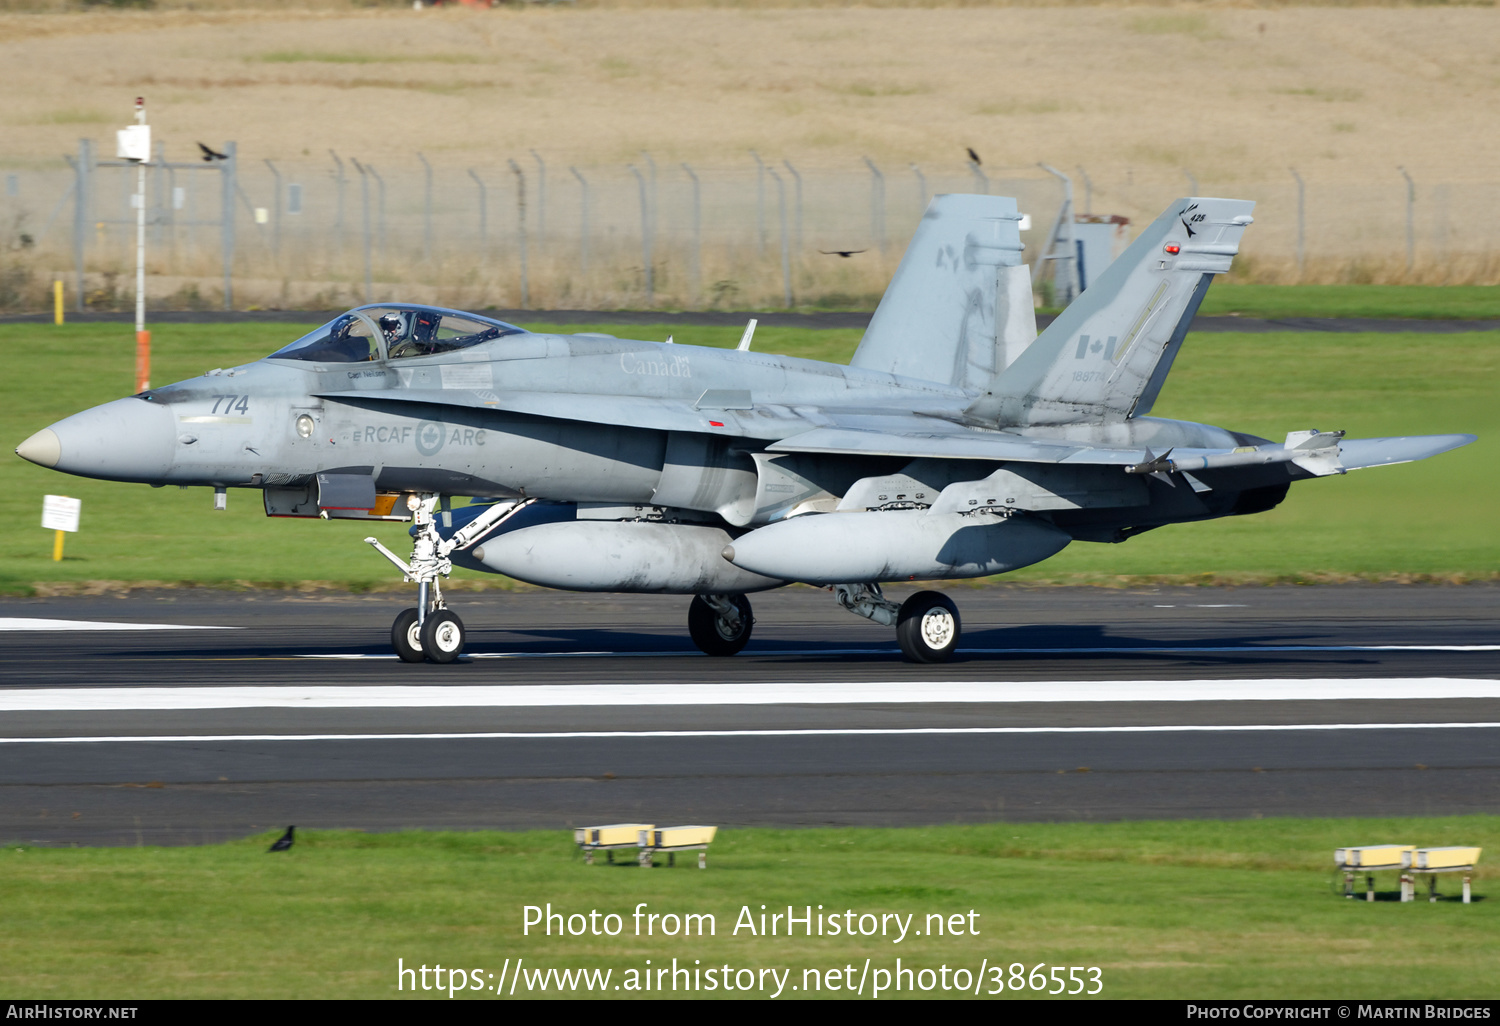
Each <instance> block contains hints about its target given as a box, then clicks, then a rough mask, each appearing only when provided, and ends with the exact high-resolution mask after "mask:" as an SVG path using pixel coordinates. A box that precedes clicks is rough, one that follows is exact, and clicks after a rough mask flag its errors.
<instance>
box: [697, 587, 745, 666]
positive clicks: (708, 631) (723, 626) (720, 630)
mask: <svg viewBox="0 0 1500 1026" xmlns="http://www.w3.org/2000/svg"><path fill="white" fill-rule="evenodd" d="M723 597H724V598H725V599H726V600H728V601H729V602H730V603H731V604H732V605H733V606H734V608H735V611H736V612H737V613H738V614H739V615H738V617H737V618H735V620H736V622H729V621H727V620H725V619H724V618H722V617H720V616H719V614H718V613H717V612H715V611H714V608H713V607H712V606H710V605H709V604H708V603H707V602H704V601H703V599H702V598H700V597H699V596H697V595H694V596H693V604H692V605H690V606H688V634H689V635H691V637H692V639H693V644H695V645H697V646H698V647H699V648H700V649H702V650H703V652H704V653H706V654H708V655H711V656H732V655H734V654H735V653H736V652H738V651H739V650H740V649H742V648H744V647H745V644H746V643H747V642H748V641H749V640H750V630H751V628H753V627H754V626H755V619H754V617H752V616H751V615H750V600H749V599H747V598H746V597H745V596H743V595H725V596H723Z"/></svg>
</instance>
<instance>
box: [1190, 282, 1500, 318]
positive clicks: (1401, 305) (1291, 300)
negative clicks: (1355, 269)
mask: <svg viewBox="0 0 1500 1026" xmlns="http://www.w3.org/2000/svg"><path fill="white" fill-rule="evenodd" d="M1200 312H1201V313H1202V314H1204V315H1206V316H1210V317H1212V316H1217V315H1223V314H1242V315H1244V316H1246V317H1270V318H1277V317H1412V318H1431V319H1434V320H1490V319H1493V318H1500V286H1497V285H1261V284H1233V283H1229V282H1218V283H1216V284H1215V285H1214V287H1213V288H1211V289H1209V290H1208V296H1207V297H1206V298H1205V299H1204V302H1203V307H1202V309H1201V311H1200Z"/></svg>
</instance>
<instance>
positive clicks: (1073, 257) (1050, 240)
mask: <svg viewBox="0 0 1500 1026" xmlns="http://www.w3.org/2000/svg"><path fill="white" fill-rule="evenodd" d="M1037 166H1038V167H1040V168H1041V169H1042V170H1043V171H1046V172H1047V173H1048V174H1049V175H1053V176H1055V177H1057V178H1058V179H1060V180H1061V181H1062V183H1063V201H1062V206H1060V207H1058V208H1057V219H1056V220H1055V221H1053V222H1052V230H1051V231H1050V232H1048V233H1047V242H1046V244H1045V247H1044V248H1043V250H1042V252H1041V253H1040V254H1039V255H1038V256H1037V266H1036V268H1035V270H1034V271H1033V272H1032V275H1031V280H1032V281H1034V282H1040V281H1041V280H1042V277H1041V272H1042V268H1043V263H1044V262H1045V261H1047V260H1052V261H1059V260H1060V261H1063V262H1064V263H1066V264H1067V270H1066V271H1064V272H1062V274H1065V275H1066V277H1065V278H1063V280H1062V282H1061V285H1062V288H1057V287H1056V286H1057V285H1058V279H1059V277H1061V275H1060V274H1059V272H1058V271H1057V270H1056V269H1054V270H1053V273H1052V281H1053V287H1054V289H1055V290H1056V291H1057V292H1058V293H1059V295H1056V296H1054V297H1053V298H1054V301H1060V303H1061V305H1062V306H1067V305H1068V304H1069V303H1071V302H1072V301H1073V299H1074V298H1075V297H1076V296H1077V295H1078V291H1079V290H1078V246H1077V242H1076V241H1075V240H1074V238H1073V180H1072V179H1071V178H1069V177H1068V176H1067V175H1065V174H1063V173H1062V172H1061V171H1059V170H1058V169H1057V168H1055V167H1051V166H1050V165H1047V164H1039V165H1037ZM1059 248H1061V250H1062V253H1061V254H1059V253H1058V252H1057V250H1058V249H1059Z"/></svg>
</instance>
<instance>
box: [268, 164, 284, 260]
mask: <svg viewBox="0 0 1500 1026" xmlns="http://www.w3.org/2000/svg"><path fill="white" fill-rule="evenodd" d="M266 167H268V168H270V169H271V175H272V177H273V178H274V179H275V182H276V185H275V191H276V199H275V201H274V206H272V207H271V210H272V212H273V213H274V215H275V217H276V221H275V223H274V224H273V225H272V226H271V255H272V256H274V257H275V258H276V260H277V262H278V263H279V262H280V261H281V213H282V205H281V172H280V171H278V170H277V169H276V165H275V164H273V163H271V162H270V161H269V160H267V161H266Z"/></svg>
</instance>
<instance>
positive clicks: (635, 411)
mask: <svg viewBox="0 0 1500 1026" xmlns="http://www.w3.org/2000/svg"><path fill="white" fill-rule="evenodd" d="M716 395H717V397H718V398H717V400H715V399H714V397H715V396H716ZM732 395H733V393H717V394H716V393H713V392H709V393H706V394H705V396H704V397H702V398H701V399H700V400H699V403H698V404H695V403H692V402H688V401H687V400H680V399H658V398H651V397H645V396H621V395H585V394H579V393H566V392H531V391H524V392H523V391H509V392H499V391H490V390H487V389H453V388H444V389H410V388H402V389H389V390H386V389H381V390H370V391H339V392H323V393H320V394H319V398H322V399H328V400H332V401H335V402H343V403H351V404H355V405H378V404H386V403H399V404H411V403H420V404H425V405H430V406H456V407H460V408H466V409H476V410H504V411H507V412H511V413H521V414H526V415H529V416H535V417H550V418H554V419H558V420H571V421H579V422H585V423H591V424H608V425H613V426H618V427H637V428H645V429H648V430H656V431H688V432H699V433H705V434H718V435H731V436H735V437H740V438H757V439H762V440H765V441H769V442H771V444H770V445H768V446H767V449H769V450H770V451H771V452H806V453H830V454H850V455H865V456H905V457H911V458H913V459H918V458H933V459H963V460H991V461H996V462H1001V461H1014V462H1021V463H1059V464H1084V465H1092V466H1120V467H1129V466H1134V465H1137V464H1140V463H1143V462H1144V461H1146V460H1149V459H1150V458H1151V454H1150V453H1148V451H1147V450H1146V449H1144V448H1139V447H1135V448H1132V447H1128V446H1119V447H1116V446H1107V445H1090V444H1088V443H1086V442H1067V441H1062V440H1058V439H1046V438H1024V437H1021V436H1018V435H1013V434H1008V433H1005V432H999V431H975V430H971V429H969V428H965V427H963V426H962V425H959V424H955V423H952V422H949V421H947V420H945V419H942V418H941V417H937V416H929V415H924V414H920V413H911V412H908V411H904V410H895V409H880V408H871V407H837V406H811V405H800V404H799V405H797V406H795V407H793V406H783V405H780V404H775V403H756V404H754V406H753V407H751V408H746V409H727V408H723V406H722V405H704V403H705V401H717V402H719V403H721V404H722V403H723V402H724V400H725V397H726V396H729V397H730V398H729V400H728V403H729V405H734V402H733V399H732ZM1472 441H1474V436H1473V435H1414V436H1403V437H1394V438H1356V439H1344V440H1343V441H1341V442H1340V443H1339V448H1338V462H1337V466H1338V467H1339V468H1341V469H1343V470H1358V469H1360V468H1363V467H1378V466H1385V465H1388V464H1393V463H1406V462H1410V461H1412V460H1420V459H1426V458H1427V457H1429V456H1436V455H1437V454H1438V453H1442V452H1447V451H1448V450H1449V449H1456V448H1458V447H1459V446H1462V445H1467V444H1469V443H1470V442H1472ZM1281 448H1282V447H1281V446H1268V447H1266V448H1265V449H1263V450H1259V451H1257V452H1255V453H1246V454H1244V455H1239V454H1238V453H1237V452H1231V450H1223V451H1220V450H1207V449H1204V450H1197V449H1193V450H1187V449H1179V450H1177V452H1176V456H1177V460H1178V461H1179V462H1181V461H1185V460H1186V459H1188V458H1190V457H1201V456H1209V457H1213V464H1214V465H1223V466H1228V465H1234V464H1239V463H1244V464H1260V463H1265V462H1281V461H1282V460H1281V457H1282V456H1284V455H1286V454H1285V453H1282V452H1281ZM1268 455H1269V456H1270V458H1269V459H1267V458H1266V457H1267V456H1268ZM1190 469H1191V468H1190ZM1329 472H1337V470H1335V469H1332V468H1330V470H1329Z"/></svg>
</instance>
